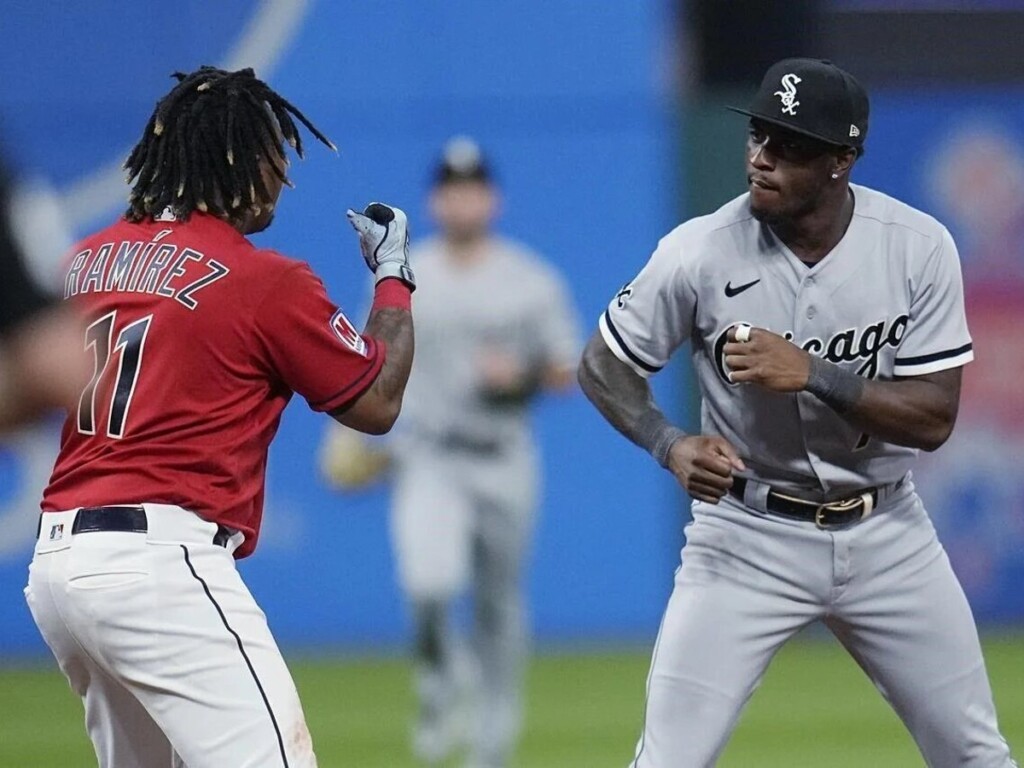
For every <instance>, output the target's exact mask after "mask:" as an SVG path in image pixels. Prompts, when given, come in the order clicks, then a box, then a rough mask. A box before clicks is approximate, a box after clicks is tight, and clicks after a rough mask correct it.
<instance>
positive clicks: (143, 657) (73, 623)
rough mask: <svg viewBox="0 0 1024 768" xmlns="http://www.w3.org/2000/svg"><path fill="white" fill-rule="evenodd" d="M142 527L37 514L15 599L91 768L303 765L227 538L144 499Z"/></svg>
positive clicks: (305, 747)
mask: <svg viewBox="0 0 1024 768" xmlns="http://www.w3.org/2000/svg"><path fill="white" fill-rule="evenodd" d="M141 506H143V507H144V508H145V511H146V518H147V524H148V531H147V532H145V533H127V532H109V531H90V532H85V533H78V534H75V535H72V524H73V521H74V519H75V514H76V512H77V510H70V511H67V512H56V513H44V514H43V516H42V521H41V527H40V536H39V540H38V542H37V544H36V549H35V554H34V556H33V558H32V564H31V566H30V567H29V579H28V586H27V587H26V588H25V597H26V599H27V600H28V605H29V608H30V609H31V611H32V616H33V617H34V618H35V621H36V624H37V625H38V627H39V630H40V632H42V635H43V638H44V639H45V640H46V642H47V644H48V645H49V646H50V649H51V650H52V651H53V654H54V656H55V657H56V658H57V662H58V663H59V665H60V668H61V670H62V671H63V672H64V674H65V675H66V676H67V678H68V681H69V683H70V684H71V688H72V689H73V690H74V691H75V692H76V693H77V694H79V695H80V696H81V697H82V698H83V700H84V703H85V723H86V728H87V730H88V732H89V737H90V738H91V739H92V742H93V745H94V747H95V749H96V756H97V758H98V760H99V765H100V768H169V767H171V766H173V767H175V768H177V767H178V766H187V767H188V768H225V766H232V767H233V768H234V767H236V766H246V768H282V767H286V768H314V767H315V766H316V758H315V757H314V755H313V748H312V742H311V740H310V735H309V731H308V729H307V728H306V722H305V718H304V716H303V713H302V707H301V705H300V704H299V697H298V693H297V692H296V690H295V684H294V683H293V682H292V678H291V674H290V673H289V672H288V669H287V667H286V666H285V663H284V659H283V658H282V657H281V653H280V651H279V650H278V648H277V644H276V643H275V642H274V638H273V637H272V636H271V634H270V629H269V628H268V626H267V621H266V616H265V615H264V614H263V612H262V611H261V610H260V608H259V606H257V605H256V601H255V600H254V599H253V597H252V595H251V594H250V593H249V590H248V589H247V588H246V586H245V584H243V583H242V579H241V577H240V576H239V574H238V571H237V569H236V568H235V562H234V559H233V558H232V554H231V553H232V552H233V551H234V549H235V548H236V547H237V546H238V545H239V544H240V543H241V536H240V535H239V534H235V535H234V536H233V537H231V540H230V541H229V542H228V543H227V545H226V546H219V545H216V544H214V543H213V539H214V535H215V534H216V533H217V530H218V529H217V526H216V525H214V524H213V523H209V522H207V521H205V520H203V519H201V518H200V517H198V516H197V515H195V514H193V513H192V512H190V511H188V510H185V509H182V508H180V507H175V506H168V505H161V504H144V505H141Z"/></svg>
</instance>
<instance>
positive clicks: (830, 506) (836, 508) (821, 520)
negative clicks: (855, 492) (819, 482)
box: [814, 494, 871, 529]
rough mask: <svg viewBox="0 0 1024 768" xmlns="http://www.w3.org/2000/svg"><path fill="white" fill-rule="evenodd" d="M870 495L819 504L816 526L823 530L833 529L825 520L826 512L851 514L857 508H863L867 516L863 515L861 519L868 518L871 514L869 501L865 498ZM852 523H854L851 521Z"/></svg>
mask: <svg viewBox="0 0 1024 768" xmlns="http://www.w3.org/2000/svg"><path fill="white" fill-rule="evenodd" d="M867 496H868V494H861V495H860V496H852V497H851V498H849V499H843V500H842V501H828V502H825V503H824V504H819V505H818V507H817V509H815V510H814V524H815V525H816V526H818V527H819V528H821V529H826V528H830V527H833V526H834V525H835V524H833V525H829V524H828V522H826V520H825V513H826V512H849V511H851V510H853V509H855V508H856V507H857V506H861V507H863V509H864V511H865V514H862V515H861V518H864V517H867V516H868V515H869V514H871V513H870V512H868V511H867V509H868V501H867V499H866V498H865V497H867ZM849 522H852V521H849ZM838 525H845V523H838Z"/></svg>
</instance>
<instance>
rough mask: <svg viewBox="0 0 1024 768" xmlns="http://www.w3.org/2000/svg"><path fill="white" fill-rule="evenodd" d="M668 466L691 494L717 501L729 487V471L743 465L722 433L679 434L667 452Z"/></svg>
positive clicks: (741, 467)
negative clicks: (678, 437)
mask: <svg viewBox="0 0 1024 768" xmlns="http://www.w3.org/2000/svg"><path fill="white" fill-rule="evenodd" d="M668 468H669V469H670V470H671V471H672V474H673V475H675V476H676V480H678V481H679V484H680V485H681V486H683V488H685V489H686V492H687V493H689V494H690V495H691V496H693V498H695V499H699V500H700V501H706V502H708V503H709V504H717V503H718V500H719V499H721V498H722V497H723V496H724V495H725V494H726V492H727V491H728V490H729V489H730V488H732V473H733V472H734V471H743V470H744V469H746V465H745V464H744V463H743V460H742V459H741V458H740V456H739V454H738V453H736V449H735V448H733V446H732V444H731V443H730V442H729V441H728V440H726V439H725V438H724V437H719V436H717V435H712V436H703V435H694V436H687V437H681V438H680V439H678V440H676V441H675V443H673V444H672V448H671V449H669V452H668Z"/></svg>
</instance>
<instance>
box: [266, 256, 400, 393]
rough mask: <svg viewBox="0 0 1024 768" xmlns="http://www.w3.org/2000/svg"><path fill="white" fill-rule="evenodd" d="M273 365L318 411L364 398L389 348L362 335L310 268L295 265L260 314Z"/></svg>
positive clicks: (281, 278)
mask: <svg viewBox="0 0 1024 768" xmlns="http://www.w3.org/2000/svg"><path fill="white" fill-rule="evenodd" d="M256 331H257V334H258V335H259V337H260V339H261V341H262V344H263V348H264V351H265V355H266V358H267V362H268V364H269V366H270V367H271V368H272V369H273V370H274V371H276V372H277V374H278V375H279V376H280V377H281V380H282V381H284V383H285V384H286V385H287V386H288V387H289V388H290V389H291V390H292V391H294V392H298V393H299V394H300V395H302V396H303V397H304V398H306V402H308V403H309V407H310V408H312V409H313V410H314V411H332V410H334V409H335V408H339V407H341V406H343V405H346V404H347V403H350V402H351V401H353V400H355V399H356V398H358V397H359V396H360V395H361V394H363V392H365V391H366V390H367V389H368V388H369V386H370V385H371V384H372V383H373V381H374V379H376V378H377V374H378V373H380V369H381V367H382V366H383V365H384V357H385V349H384V346H383V345H382V344H379V343H378V342H376V341H374V340H373V339H372V338H369V337H364V336H362V335H360V333H359V331H357V330H356V328H355V326H354V325H352V323H351V322H350V321H349V319H348V318H347V317H346V316H345V313H344V312H342V311H341V310H340V309H339V308H338V307H337V305H335V304H334V303H332V302H331V300H330V299H329V298H327V291H326V290H325V289H324V284H323V283H322V282H321V281H320V278H318V277H317V276H316V275H314V274H313V271H312V270H311V269H310V268H309V265H308V264H305V263H302V262H298V263H296V264H294V265H293V266H290V267H289V268H288V269H287V270H286V271H285V273H284V274H283V275H282V276H281V277H280V278H279V279H278V281H277V283H276V284H275V286H274V287H273V288H271V290H270V292H269V293H268V294H267V296H266V297H265V298H264V299H263V301H262V302H261V303H260V306H259V307H258V308H257V310H256Z"/></svg>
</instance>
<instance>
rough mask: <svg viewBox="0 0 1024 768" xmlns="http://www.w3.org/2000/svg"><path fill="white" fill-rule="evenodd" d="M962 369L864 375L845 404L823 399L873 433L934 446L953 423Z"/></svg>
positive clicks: (904, 442) (901, 442) (898, 441)
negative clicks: (876, 377)
mask: <svg viewBox="0 0 1024 768" xmlns="http://www.w3.org/2000/svg"><path fill="white" fill-rule="evenodd" d="M830 365H831V363H830ZM962 371H963V369H962V368H952V369H950V370H946V371H938V372H936V373H929V374H925V375H923V376H913V377H910V378H904V379H895V380H893V381H868V380H864V383H863V386H862V387H861V388H860V394H859V396H858V397H857V398H856V399H855V400H854V402H853V403H851V404H849V406H848V407H844V406H843V405H842V404H833V403H830V402H829V400H828V399H826V398H822V400H823V402H825V403H826V404H827V405H829V406H831V407H833V408H834V409H835V410H836V411H837V412H838V413H840V415H842V417H843V418H844V419H846V420H847V421H848V422H850V423H851V424H853V425H854V426H855V427H857V428H858V429H861V430H863V431H864V432H866V433H867V434H869V435H871V436H872V437H877V438H879V439H880V440H885V441H886V442H889V443H895V444H896V445H906V446H909V447H911V448H921V449H923V450H926V451H934V450H935V449H936V448H938V447H939V446H941V445H942V444H943V443H944V442H946V440H947V439H948V438H949V435H950V433H951V432H952V431H953V425H954V424H955V423H956V415H957V410H958V409H959V404H960V380H961V374H962ZM850 375H851V376H852V375H853V374H850ZM837 406H838V407H837Z"/></svg>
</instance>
